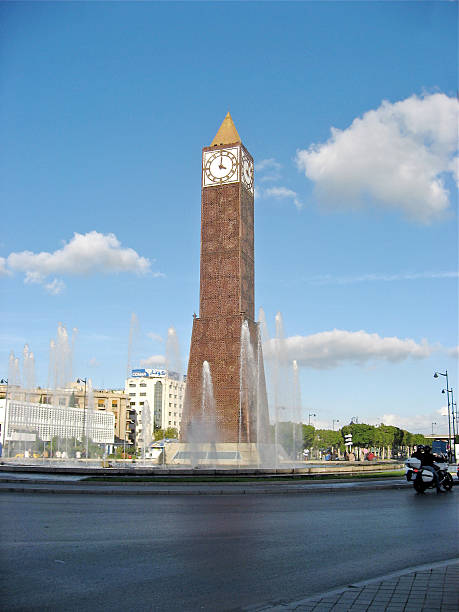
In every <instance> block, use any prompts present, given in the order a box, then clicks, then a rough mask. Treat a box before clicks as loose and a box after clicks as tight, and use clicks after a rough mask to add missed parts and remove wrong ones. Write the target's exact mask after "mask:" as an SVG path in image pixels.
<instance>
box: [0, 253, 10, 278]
mask: <svg viewBox="0 0 459 612" xmlns="http://www.w3.org/2000/svg"><path fill="white" fill-rule="evenodd" d="M7 274H8V270H7V269H6V259H5V258H4V257H0V276H6V275H7Z"/></svg>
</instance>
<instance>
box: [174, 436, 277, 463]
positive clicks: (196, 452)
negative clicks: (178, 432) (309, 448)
mask: <svg viewBox="0 0 459 612" xmlns="http://www.w3.org/2000/svg"><path fill="white" fill-rule="evenodd" d="M287 460H288V459H287V456H286V454H285V451H284V449H283V448H282V447H281V446H280V445H278V446H277V452H276V446H275V445H274V444H256V443H254V442H240V443H237V442H216V443H211V442H196V443H188V442H180V443H178V444H170V445H168V446H166V463H167V464H168V465H170V466H183V467H191V468H196V467H203V468H204V467H205V468H216V467H222V468H224V467H232V468H238V467H247V468H268V467H269V468H272V467H276V466H278V465H279V464H280V463H281V462H284V461H287Z"/></svg>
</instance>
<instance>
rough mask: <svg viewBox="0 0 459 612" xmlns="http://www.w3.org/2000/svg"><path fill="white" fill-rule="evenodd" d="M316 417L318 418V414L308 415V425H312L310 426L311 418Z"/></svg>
mask: <svg viewBox="0 0 459 612" xmlns="http://www.w3.org/2000/svg"><path fill="white" fill-rule="evenodd" d="M316 416H317V414H314V413H313V412H310V413H309V414H308V425H310V424H311V417H316Z"/></svg>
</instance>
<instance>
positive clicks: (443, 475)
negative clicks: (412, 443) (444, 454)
mask: <svg viewBox="0 0 459 612" xmlns="http://www.w3.org/2000/svg"><path fill="white" fill-rule="evenodd" d="M433 464H434V470H435V471H436V472H437V475H438V482H439V484H440V486H441V487H443V488H444V489H445V490H446V491H451V489H452V488H453V484H454V482H453V477H452V476H451V474H450V473H449V471H448V467H449V466H448V463H447V461H446V459H445V458H443V461H434V462H433ZM405 465H406V467H407V471H406V479H407V480H408V481H409V482H410V481H411V482H412V483H413V487H414V489H415V490H416V491H417V492H418V493H424V491H425V490H426V489H433V488H434V487H435V486H436V485H435V479H434V475H433V474H432V472H431V471H430V470H428V469H426V468H425V466H423V465H422V463H421V460H420V459H418V458H417V457H409V459H407V460H406V461H405Z"/></svg>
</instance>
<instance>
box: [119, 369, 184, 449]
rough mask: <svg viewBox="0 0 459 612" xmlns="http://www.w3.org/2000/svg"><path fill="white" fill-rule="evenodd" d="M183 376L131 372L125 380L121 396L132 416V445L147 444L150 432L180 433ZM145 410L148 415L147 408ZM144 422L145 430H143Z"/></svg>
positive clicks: (149, 440)
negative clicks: (131, 411) (133, 436)
mask: <svg viewBox="0 0 459 612" xmlns="http://www.w3.org/2000/svg"><path fill="white" fill-rule="evenodd" d="M185 388H186V377H184V376H183V375H180V374H178V373H176V372H170V371H169V372H168V371H167V370H159V369H136V370H132V372H131V376H130V377H129V378H128V379H126V386H125V394H126V395H127V396H129V403H130V408H131V410H134V411H135V415H136V441H135V443H136V445H137V446H139V445H140V444H142V443H143V442H144V434H145V441H148V442H151V440H152V438H153V431H154V429H167V428H168V427H174V428H175V429H176V430H177V432H178V433H180V430H181V422H182V412H183V402H184V398H185ZM146 407H148V413H149V414H148V415H147V408H146ZM145 423H147V429H148V431H145Z"/></svg>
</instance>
